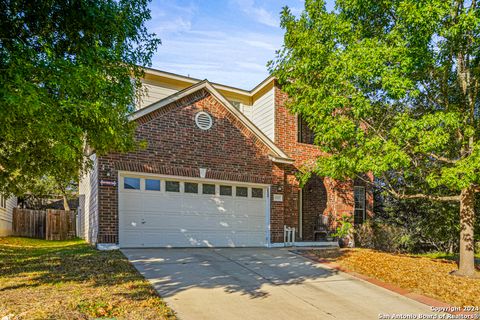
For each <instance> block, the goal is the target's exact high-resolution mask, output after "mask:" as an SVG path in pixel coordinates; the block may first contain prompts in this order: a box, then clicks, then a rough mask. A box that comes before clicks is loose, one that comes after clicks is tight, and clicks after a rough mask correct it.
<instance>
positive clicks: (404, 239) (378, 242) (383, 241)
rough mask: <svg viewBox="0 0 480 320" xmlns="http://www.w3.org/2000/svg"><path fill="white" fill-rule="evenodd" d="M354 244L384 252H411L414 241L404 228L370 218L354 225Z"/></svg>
mask: <svg viewBox="0 0 480 320" xmlns="http://www.w3.org/2000/svg"><path fill="white" fill-rule="evenodd" d="M355 244H356V245H357V246H358V247H362V248H370V249H376V250H381V251H385V252H412V251H413V249H414V247H415V244H416V243H415V241H413V239H412V237H411V235H410V234H409V233H408V232H407V230H406V229H405V228H402V227H399V226H394V225H391V224H386V223H382V222H374V221H371V220H370V221H367V222H365V223H364V224H362V225H360V226H357V227H356V229H355Z"/></svg>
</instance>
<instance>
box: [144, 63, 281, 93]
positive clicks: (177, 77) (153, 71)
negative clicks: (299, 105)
mask: <svg viewBox="0 0 480 320" xmlns="http://www.w3.org/2000/svg"><path fill="white" fill-rule="evenodd" d="M143 70H144V71H145V72H146V73H150V74H153V75H157V76H160V77H165V78H170V79H174V80H179V81H185V82H189V83H191V84H195V83H199V82H201V81H202V80H200V79H196V78H192V77H187V76H183V75H180V74H175V73H171V72H166V71H161V70H156V69H152V68H147V67H143ZM274 78H275V77H274V76H268V77H267V78H265V80H263V81H262V82H260V83H259V84H258V85H256V86H255V87H254V88H253V89H252V90H245V89H240V88H235V87H231V86H227V85H224V84H221V83H214V82H211V84H212V85H213V86H214V87H215V88H216V89H217V90H225V91H230V92H235V93H240V94H244V95H248V96H250V97H252V96H253V95H254V94H255V93H257V92H258V91H260V90H261V89H262V88H263V87H264V86H265V85H266V84H268V83H269V82H270V81H272V80H273V79H274Z"/></svg>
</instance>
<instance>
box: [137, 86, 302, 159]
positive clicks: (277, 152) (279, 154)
mask: <svg viewBox="0 0 480 320" xmlns="http://www.w3.org/2000/svg"><path fill="white" fill-rule="evenodd" d="M202 89H204V90H206V91H208V92H209V93H210V94H211V95H212V96H213V97H214V98H215V99H216V100H217V101H218V102H219V103H220V104H222V105H223V106H224V107H225V108H226V109H227V110H228V111H229V112H230V113H231V114H232V115H233V116H234V117H235V118H237V119H238V120H239V121H240V122H241V123H242V124H243V125H244V126H245V127H247V128H248V129H249V130H250V131H251V132H252V133H253V134H254V135H255V136H256V137H257V138H258V139H259V140H260V141H261V142H262V143H263V144H264V145H265V146H267V147H268V149H269V150H270V151H271V153H272V154H271V157H270V158H271V160H272V161H274V162H279V163H293V159H291V158H289V157H288V155H287V154H285V152H283V151H282V150H281V149H280V148H279V147H277V146H276V145H275V143H273V141H272V140H270V139H269V138H268V137H267V136H266V135H265V134H264V133H263V132H262V131H261V130H260V129H258V128H257V127H256V126H255V125H254V124H253V123H252V122H251V121H250V120H249V119H248V118H247V117H246V116H245V115H243V114H242V113H241V112H240V111H239V110H237V109H236V108H235V107H234V106H233V105H232V104H231V103H230V102H229V101H228V100H227V99H226V98H225V97H224V96H223V95H222V94H221V93H220V92H218V91H217V90H216V89H215V88H214V87H213V86H212V84H211V83H210V82H209V81H208V80H203V81H201V82H199V83H196V84H194V85H192V86H190V87H188V88H186V89H184V90H181V91H179V92H177V93H174V94H172V95H171V96H168V97H166V98H164V99H162V100H160V101H158V102H155V103H152V104H151V105H149V106H147V107H145V108H143V109H140V110H137V111H135V112H133V113H132V114H130V116H129V119H130V121H135V120H137V119H140V118H142V117H144V116H146V115H148V114H150V113H152V112H154V111H156V110H159V109H161V108H163V107H165V106H167V105H170V104H172V103H174V102H176V101H178V100H179V99H182V98H184V97H186V96H188V95H191V94H193V93H195V92H197V91H199V90H202Z"/></svg>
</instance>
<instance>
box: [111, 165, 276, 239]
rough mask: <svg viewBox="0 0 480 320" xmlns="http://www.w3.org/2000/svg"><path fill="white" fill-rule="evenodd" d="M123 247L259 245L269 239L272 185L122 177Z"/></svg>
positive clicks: (137, 176) (121, 213) (121, 175)
mask: <svg viewBox="0 0 480 320" xmlns="http://www.w3.org/2000/svg"><path fill="white" fill-rule="evenodd" d="M118 189H119V198H118V199H119V200H118V213H119V244H120V247H123V248H128V247H258V246H266V245H267V243H268V242H269V238H268V234H267V225H268V221H267V218H268V216H269V211H268V210H267V209H269V205H268V194H267V192H268V187H267V186H265V185H254V184H243V183H235V182H226V181H216V180H205V179H189V178H182V177H172V176H170V177H166V176H153V175H152V176H148V175H141V174H136V173H121V174H120V175H119V188H118Z"/></svg>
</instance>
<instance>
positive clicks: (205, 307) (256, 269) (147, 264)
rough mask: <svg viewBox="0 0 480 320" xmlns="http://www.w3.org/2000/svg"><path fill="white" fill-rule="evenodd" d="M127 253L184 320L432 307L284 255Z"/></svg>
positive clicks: (372, 313) (357, 314)
mask: <svg viewBox="0 0 480 320" xmlns="http://www.w3.org/2000/svg"><path fill="white" fill-rule="evenodd" d="M122 251H123V253H124V254H125V255H126V256H127V257H128V259H129V260H130V261H131V262H133V264H134V265H135V267H136V268H137V269H138V270H139V271H140V272H141V273H142V274H143V275H144V276H145V278H147V279H148V280H149V281H150V282H151V283H152V284H153V286H154V287H155V289H156V290H157V291H158V292H159V294H160V295H161V296H162V297H163V298H164V299H165V301H166V302H167V303H168V304H169V305H170V306H171V307H172V308H173V309H174V310H175V311H176V312H177V315H178V316H179V318H180V319H186V320H190V319H195V320H202V319H208V320H214V319H222V320H223V319H229V320H235V319H241V320H250V319H262V320H266V319H274V320H281V319H301V320H307V319H349V320H350V319H353V320H362V319H379V314H387V315H392V314H399V313H401V314H416V315H418V314H429V313H430V312H429V311H430V310H429V307H428V306H425V305H423V304H421V303H418V302H416V301H413V300H410V299H408V298H405V297H403V296H400V295H398V294H395V293H393V292H390V291H388V290H386V289H383V288H380V287H377V286H375V285H372V284H370V283H367V282H364V281H362V280H358V279H356V278H353V277H351V276H349V275H347V274H344V273H341V272H337V271H335V270H330V269H326V268H323V267H321V266H320V265H318V264H315V263H313V262H311V261H310V260H307V259H305V258H303V257H301V256H298V255H296V254H293V253H291V252H289V251H288V250H285V249H263V248H262V249H252V248H248V249H243V248H235V249H126V250H122ZM384 319H385V318H384Z"/></svg>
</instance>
